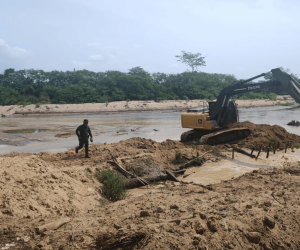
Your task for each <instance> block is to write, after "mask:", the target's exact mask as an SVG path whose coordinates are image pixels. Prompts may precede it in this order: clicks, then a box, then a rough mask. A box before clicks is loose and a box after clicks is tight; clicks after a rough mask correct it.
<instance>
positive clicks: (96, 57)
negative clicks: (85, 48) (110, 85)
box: [89, 54, 104, 61]
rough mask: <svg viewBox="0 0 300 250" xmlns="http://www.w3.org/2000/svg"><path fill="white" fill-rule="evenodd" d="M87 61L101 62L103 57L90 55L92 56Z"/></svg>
mask: <svg viewBox="0 0 300 250" xmlns="http://www.w3.org/2000/svg"><path fill="white" fill-rule="evenodd" d="M89 59H90V60H91V61H103V60H104V56H102V55H100V54H98V55H92V56H89Z"/></svg>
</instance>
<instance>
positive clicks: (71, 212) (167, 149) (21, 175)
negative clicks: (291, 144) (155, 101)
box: [0, 123, 300, 250]
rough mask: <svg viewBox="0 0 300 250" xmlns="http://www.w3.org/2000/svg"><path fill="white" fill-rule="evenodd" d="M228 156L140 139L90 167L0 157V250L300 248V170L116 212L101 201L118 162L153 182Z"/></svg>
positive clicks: (170, 191)
mask: <svg viewBox="0 0 300 250" xmlns="http://www.w3.org/2000/svg"><path fill="white" fill-rule="evenodd" d="M248 125H249V126H250V125H251V123H249V124H248ZM258 126H260V125H258ZM272 127H275V126H272ZM277 127H278V126H277ZM255 128H257V133H259V131H258V130H259V127H253V128H252V129H253V131H254V132H253V133H252V134H251V136H253V135H255V133H256V132H255V131H256V130H255ZM250 129H251V128H250ZM265 130H267V129H265ZM269 130H270V129H269ZM270 131H271V132H272V133H273V134H274V135H276V136H277V135H279V134H280V133H283V132H284V131H285V130H282V128H280V127H278V128H276V127H275V128H274V129H273V130H270ZM282 131H283V132H282ZM271 132H269V133H271ZM285 132H286V131H285ZM271 135H272V134H271ZM286 136H291V135H289V134H287V135H286ZM249 139H251V138H249ZM223 148H224V149H223ZM225 149H226V147H224V146H219V147H210V146H201V145H192V144H184V143H180V142H176V141H171V140H168V141H165V142H162V143H159V142H155V141H152V140H147V139H143V138H132V139H129V140H125V141H120V142H118V143H112V144H98V145H91V147H90V151H91V153H90V154H91V156H92V158H91V159H85V158H84V152H80V153H79V154H76V153H75V151H74V149H73V150H69V151H67V152H63V153H58V154H54V153H38V154H18V153H11V154H8V155H4V156H0V165H1V168H0V225H1V227H0V249H2V248H5V249H10V250H14V249H48V250H51V249H95V248H96V249H117V248H119V249H121V248H122V249H261V248H263V249H275V248H277V249H293V248H294V249H297V248H299V247H300V240H299V237H298V234H299V232H298V230H297V228H298V227H299V223H300V222H299V221H298V219H297V215H298V214H299V213H300V209H299V205H300V203H299V199H300V195H299V192H297V190H298V189H299V187H300V176H299V173H300V167H299V162H296V163H294V164H293V165H292V166H291V167H290V170H289V171H287V169H284V170H255V171H253V172H252V173H248V174H245V175H244V176H242V177H239V178H236V179H232V180H230V181H223V182H221V183H219V184H217V185H211V186H209V188H208V187H206V186H204V185H200V184H198V185H197V184H193V183H183V182H178V183H173V182H170V181H167V182H165V183H160V184H159V185H157V186H156V185H155V188H153V189H155V191H148V192H147V190H148V189H147V190H146V192H145V193H144V194H143V195H140V196H131V197H128V198H126V199H125V200H122V201H118V202H115V203H112V202H111V201H109V200H107V199H105V198H104V197H103V196H102V195H101V188H102V185H101V184H100V183H99V182H98V181H97V179H96V178H95V174H96V173H98V172H99V171H101V170H104V169H114V167H113V165H112V164H111V163H110V160H111V159H112V158H113V157H114V158H117V159H118V160H119V162H120V163H121V164H122V165H123V167H126V168H127V169H128V170H130V171H132V172H135V174H136V175H139V174H141V175H145V174H146V175H147V174H149V172H153V171H156V170H158V169H176V168H178V167H179V166H180V165H182V163H176V161H174V160H175V159H176V155H179V154H181V155H185V156H186V157H187V158H188V157H191V158H192V157H195V156H197V155H199V154H202V153H203V152H206V151H211V155H210V156H209V157H210V158H209V159H214V158H213V157H220V156H219V155H221V153H222V154H224V155H225V154H226V152H227V153H228V152H229V151H226V150H225ZM222 150H224V151H222ZM219 153H220V154H219ZM229 154H231V151H230V152H229ZM284 157H286V156H284ZM215 159H217V158H215ZM215 162H217V161H215ZM216 165H217V163H216ZM145 166H148V169H146V168H145ZM145 170H147V171H146V172H145ZM212 171H213V170H212ZM153 189H151V190H153ZM61 221H65V223H64V224H62V225H61V227H59V226H55V225H59V222H61ZM41 228H44V229H46V230H41ZM37 229H38V230H37ZM6 244H9V245H6ZM7 247H8V248H7Z"/></svg>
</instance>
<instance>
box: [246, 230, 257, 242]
mask: <svg viewBox="0 0 300 250" xmlns="http://www.w3.org/2000/svg"><path fill="white" fill-rule="evenodd" d="M246 238H247V239H248V241H249V242H251V243H255V244H258V243H259V241H260V233H259V232H248V233H247V234H246Z"/></svg>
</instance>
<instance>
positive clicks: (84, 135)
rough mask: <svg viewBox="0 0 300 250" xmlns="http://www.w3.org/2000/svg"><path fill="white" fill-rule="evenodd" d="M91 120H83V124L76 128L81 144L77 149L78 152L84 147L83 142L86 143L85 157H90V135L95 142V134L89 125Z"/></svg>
mask: <svg viewBox="0 0 300 250" xmlns="http://www.w3.org/2000/svg"><path fill="white" fill-rule="evenodd" d="M88 123H89V121H88V120H87V119H84V120H83V124H82V125H80V126H79V127H78V128H77V129H76V135H77V136H78V140H79V146H78V147H76V149H75V151H76V153H78V150H79V149H82V148H83V144H84V145H85V158H90V156H89V136H90V137H91V138H90V140H91V142H93V136H92V133H91V130H90V127H89V126H88Z"/></svg>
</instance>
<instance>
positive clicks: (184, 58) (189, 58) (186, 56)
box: [175, 50, 206, 72]
mask: <svg viewBox="0 0 300 250" xmlns="http://www.w3.org/2000/svg"><path fill="white" fill-rule="evenodd" d="M181 53H182V55H177V56H175V57H177V58H179V59H178V60H177V61H179V62H182V63H185V64H187V65H189V66H190V67H191V68H192V72H194V71H197V69H198V67H201V66H206V64H205V61H204V58H205V57H203V56H201V53H196V54H193V53H190V52H185V51H184V50H183V51H181Z"/></svg>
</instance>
